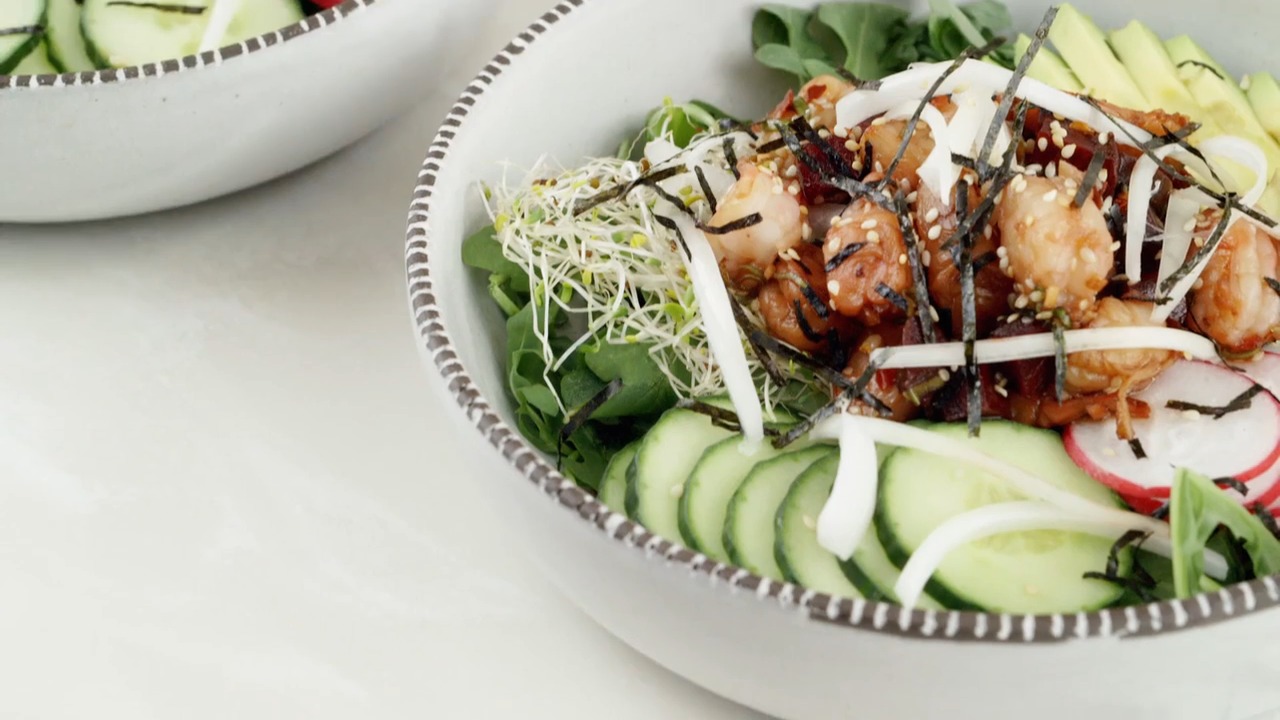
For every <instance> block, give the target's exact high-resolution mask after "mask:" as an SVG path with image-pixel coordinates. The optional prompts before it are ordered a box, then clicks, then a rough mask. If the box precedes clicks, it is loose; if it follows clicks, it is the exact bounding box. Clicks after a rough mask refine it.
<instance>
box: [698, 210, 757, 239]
mask: <svg viewBox="0 0 1280 720" xmlns="http://www.w3.org/2000/svg"><path fill="white" fill-rule="evenodd" d="M762 222H764V216H763V215H761V214H760V213H758V212H757V213H751V214H750V215H746V216H744V217H740V218H738V219H737V220H733V221H731V222H727V223H725V224H724V225H699V228H700V229H701V230H702V232H704V233H706V234H708V235H728V234H729V233H734V232H738V231H739V230H746V229H747V228H749V227H752V226H754V225H759V224H760V223H762Z"/></svg>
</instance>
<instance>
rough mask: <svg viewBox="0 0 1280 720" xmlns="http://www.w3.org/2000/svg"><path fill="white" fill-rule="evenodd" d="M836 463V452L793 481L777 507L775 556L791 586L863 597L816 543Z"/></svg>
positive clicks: (835, 560)
mask: <svg viewBox="0 0 1280 720" xmlns="http://www.w3.org/2000/svg"><path fill="white" fill-rule="evenodd" d="M839 464H840V455H839V453H838V452H837V453H835V454H831V455H826V456H824V457H822V458H821V459H819V460H818V461H817V462H815V463H814V464H812V465H810V466H809V468H808V469H806V470H805V471H804V472H803V473H801V474H800V477H798V478H796V481H795V483H794V484H793V485H792V486H791V490H790V491H788V492H787V496H786V497H785V498H784V499H783V500H782V505H781V507H779V508H778V518H777V534H778V539H777V543H776V544H775V546H774V556H775V557H776V559H777V561H778V568H779V569H780V570H781V571H782V575H783V577H785V578H786V579H787V580H789V581H791V582H793V583H796V584H798V585H801V586H803V587H806V588H809V589H810V590H817V591H818V592H824V593H828V594H830V595H839V596H841V597H851V598H858V597H865V596H866V593H865V592H863V590H862V588H860V587H858V586H856V585H855V584H854V583H852V582H850V581H849V578H847V577H845V574H844V573H843V572H841V570H840V561H839V559H838V558H836V556H835V555H832V554H831V553H829V552H827V550H826V549H825V548H823V547H822V546H821V545H819V544H818V532H817V529H816V527H817V525H816V523H817V521H818V515H819V513H821V512H822V506H823V505H824V504H826V502H827V498H828V497H830V496H831V486H832V485H833V484H835V479H836V467H837V466H838V465H839Z"/></svg>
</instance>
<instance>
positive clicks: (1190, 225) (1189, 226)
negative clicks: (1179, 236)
mask: <svg viewBox="0 0 1280 720" xmlns="http://www.w3.org/2000/svg"><path fill="white" fill-rule="evenodd" d="M1182 229H1183V230H1184V231H1185V232H1194V231H1195V229H1196V219H1195V218H1191V219H1190V220H1188V221H1187V222H1186V223H1185V224H1183V226H1182Z"/></svg>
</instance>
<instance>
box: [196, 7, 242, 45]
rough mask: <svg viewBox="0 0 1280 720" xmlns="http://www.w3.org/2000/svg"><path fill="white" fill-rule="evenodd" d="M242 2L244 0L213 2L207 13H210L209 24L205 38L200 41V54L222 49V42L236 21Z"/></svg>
mask: <svg viewBox="0 0 1280 720" xmlns="http://www.w3.org/2000/svg"><path fill="white" fill-rule="evenodd" d="M242 2H243V0H212V2H211V3H210V4H209V9H208V10H206V11H205V12H207V13H209V23H208V24H207V25H205V26H204V36H203V37H201V39H200V52H208V51H210V50H217V49H218V48H220V47H222V41H223V39H224V38H225V37H226V36H227V28H229V27H231V21H232V20H234V19H235V17H236V13H238V12H240V5H241V3H242Z"/></svg>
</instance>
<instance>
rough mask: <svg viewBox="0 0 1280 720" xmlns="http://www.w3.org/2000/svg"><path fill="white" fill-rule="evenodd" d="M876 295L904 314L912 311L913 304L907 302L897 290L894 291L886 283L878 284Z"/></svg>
mask: <svg viewBox="0 0 1280 720" xmlns="http://www.w3.org/2000/svg"><path fill="white" fill-rule="evenodd" d="M876 293H878V294H879V295H880V297H882V298H884V299H885V300H888V301H889V302H890V303H892V304H893V306H894V307H896V308H898V309H899V310H901V311H902V312H907V311H909V310H910V309H911V304H910V303H908V302H907V299H906V298H904V297H902V295H901V294H900V293H899V292H898V291H897V290H894V289H893V288H891V287H889V286H888V285H885V284H884V283H876Z"/></svg>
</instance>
